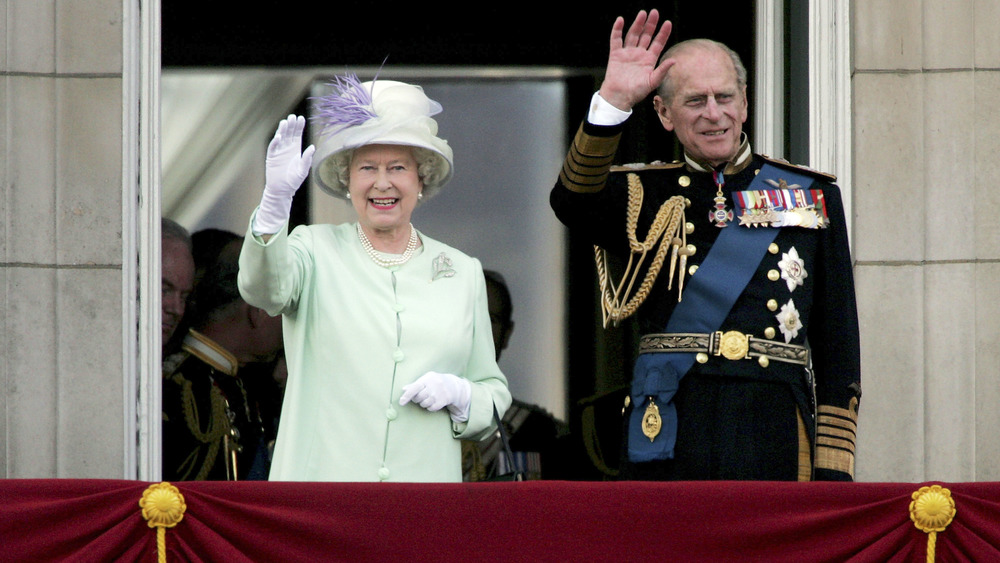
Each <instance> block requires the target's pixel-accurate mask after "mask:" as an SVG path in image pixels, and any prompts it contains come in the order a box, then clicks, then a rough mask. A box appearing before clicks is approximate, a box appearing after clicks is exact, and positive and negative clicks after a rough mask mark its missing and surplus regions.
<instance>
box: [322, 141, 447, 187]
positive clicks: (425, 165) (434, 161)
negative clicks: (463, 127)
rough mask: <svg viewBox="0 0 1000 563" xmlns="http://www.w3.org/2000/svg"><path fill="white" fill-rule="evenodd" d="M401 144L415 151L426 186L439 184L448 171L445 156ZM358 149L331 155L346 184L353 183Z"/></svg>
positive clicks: (339, 177) (339, 174) (419, 172)
mask: <svg viewBox="0 0 1000 563" xmlns="http://www.w3.org/2000/svg"><path fill="white" fill-rule="evenodd" d="M400 146H405V147H407V148H409V149H410V150H411V151H412V152H413V158H414V160H416V161H417V175H418V176H420V179H421V180H422V181H423V183H424V186H427V185H434V186H438V185H439V184H440V182H441V181H442V180H443V179H444V177H445V175H446V174H447V172H448V166H447V164H448V163H447V162H445V160H444V158H443V157H442V156H441V155H439V154H438V153H436V152H434V151H432V150H430V149H425V148H423V147H415V146H411V145H400ZM356 150H358V149H347V150H343V151H340V152H338V153H336V154H334V155H331V156H330V161H331V164H332V165H333V168H334V169H336V171H337V178H338V179H339V180H340V182H341V183H342V184H343V185H345V186H350V185H351V183H350V179H351V160H352V159H353V158H354V151H356ZM425 191H427V188H425ZM435 192H436V190H434V191H431V193H425V194H424V198H425V199H426V198H428V197H430V196H432V195H434V193H435Z"/></svg>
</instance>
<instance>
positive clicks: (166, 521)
mask: <svg viewBox="0 0 1000 563" xmlns="http://www.w3.org/2000/svg"><path fill="white" fill-rule="evenodd" d="M139 508H141V509H142V517H143V518H145V519H146V523H147V524H149V527H150V528H156V554H157V561H159V563H166V561H167V531H166V529H167V528H173V527H174V526H176V525H177V524H178V523H179V522H180V521H181V520H183V519H184V511H185V510H187V505H186V504H184V495H182V494H181V492H180V491H179V490H178V489H177V487H175V486H173V485H171V484H170V483H167V482H162V483H157V484H155V485H150V486H149V487H147V488H146V490H145V492H143V493H142V498H141V499H139Z"/></svg>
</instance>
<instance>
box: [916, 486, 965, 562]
mask: <svg viewBox="0 0 1000 563" xmlns="http://www.w3.org/2000/svg"><path fill="white" fill-rule="evenodd" d="M911 498H913V501H912V502H910V520H913V525H914V526H916V527H917V529H918V530H920V531H921V532H924V533H926V534H927V563H934V551H935V548H936V546H937V533H938V532H943V531H944V529H945V528H947V527H948V524H951V521H952V520H953V519H954V518H955V512H956V510H955V499H953V498H951V491H949V490H948V489H945V488H944V487H941V486H940V485H932V486H930V487H921V488H920V489H918V490H917V491H915V492H914V493H913V494H912V495H911Z"/></svg>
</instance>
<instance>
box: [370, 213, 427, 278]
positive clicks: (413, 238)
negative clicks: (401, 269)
mask: <svg viewBox="0 0 1000 563" xmlns="http://www.w3.org/2000/svg"><path fill="white" fill-rule="evenodd" d="M357 226H358V238H359V239H361V246H363V247H364V249H365V252H367V253H368V256H369V257H370V258H371V259H372V261H373V262H375V263H376V264H378V265H379V266H382V267H383V268H389V267H392V266H401V265H403V264H405V263H406V262H407V261H408V260H409V259H410V258H411V257H413V252H414V251H415V250H416V249H417V242H418V241H419V239H417V230H416V229H414V228H413V224H412V223H411V224H410V240H409V241H407V243H406V250H404V251H403V253H402V254H400V255H398V256H396V257H395V258H388V259H386V258H383V257H382V255H381V254H380V253H379V251H377V250H375V247H374V246H372V241H370V240H368V235H366V234H365V231H364V229H362V228H361V223H358V224H357Z"/></svg>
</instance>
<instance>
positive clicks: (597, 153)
mask: <svg viewBox="0 0 1000 563" xmlns="http://www.w3.org/2000/svg"><path fill="white" fill-rule="evenodd" d="M620 139H621V135H615V136H613V137H593V136H591V135H588V134H586V133H584V132H583V126H582V125H581V126H580V129H578V130H577V132H576V137H575V138H574V139H573V145H572V146H571V147H570V150H569V154H568V155H567V156H566V162H565V163H564V164H563V168H562V171H561V172H560V173H559V180H560V181H561V182H562V184H563V185H564V186H566V188H567V189H569V190H570V191H574V192H581V193H591V192H596V191H600V190H601V189H602V188H604V184H605V182H607V179H608V170H610V169H611V164H612V163H613V162H614V156H615V152H616V151H617V149H618V142H619V140H620Z"/></svg>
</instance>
